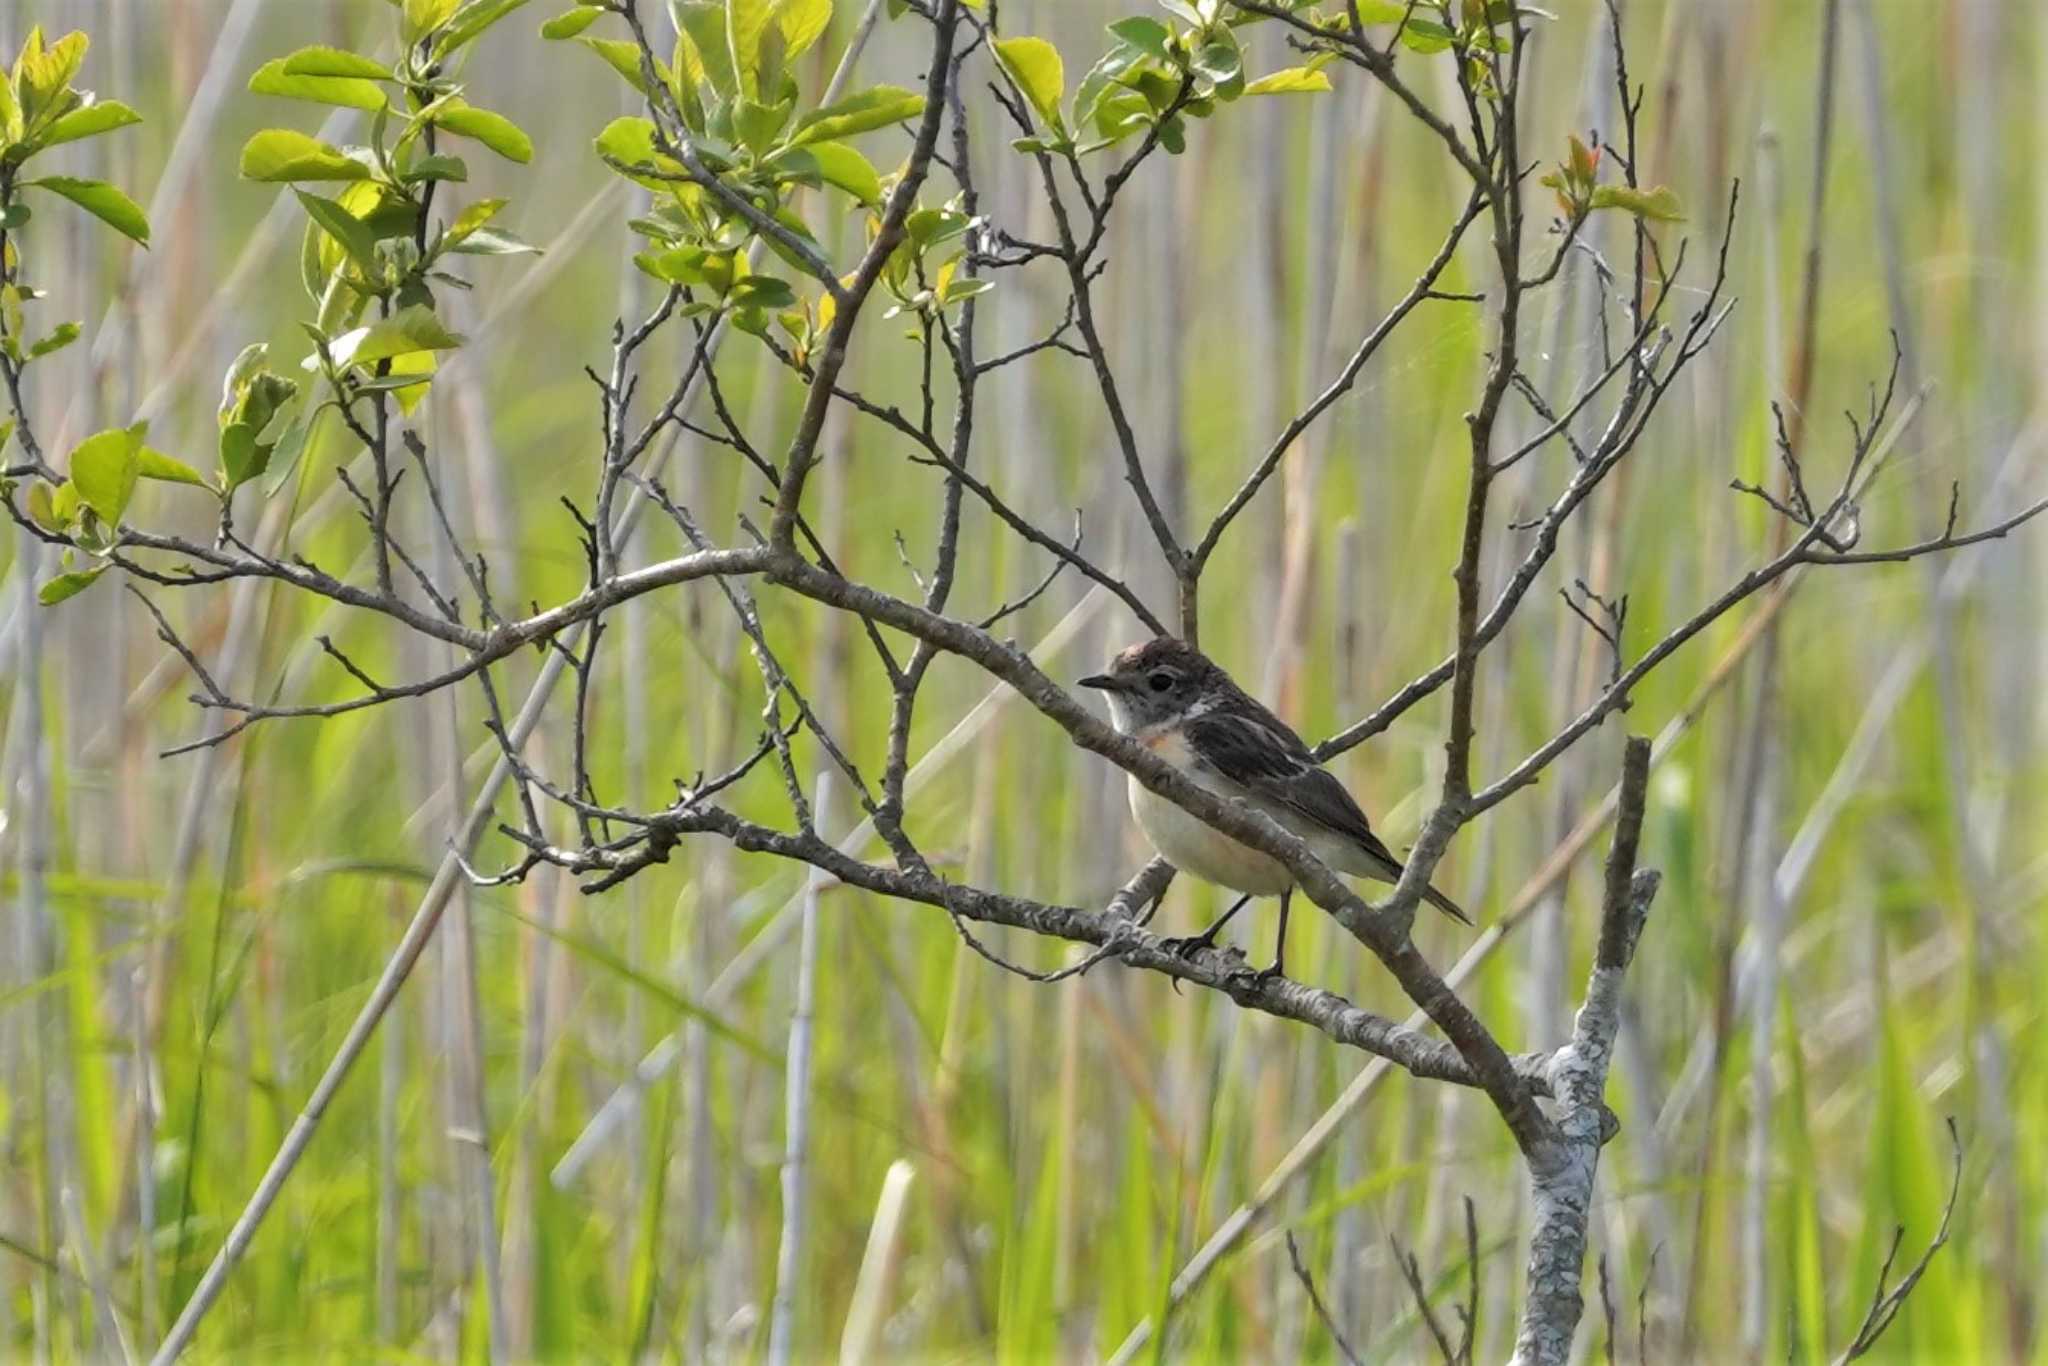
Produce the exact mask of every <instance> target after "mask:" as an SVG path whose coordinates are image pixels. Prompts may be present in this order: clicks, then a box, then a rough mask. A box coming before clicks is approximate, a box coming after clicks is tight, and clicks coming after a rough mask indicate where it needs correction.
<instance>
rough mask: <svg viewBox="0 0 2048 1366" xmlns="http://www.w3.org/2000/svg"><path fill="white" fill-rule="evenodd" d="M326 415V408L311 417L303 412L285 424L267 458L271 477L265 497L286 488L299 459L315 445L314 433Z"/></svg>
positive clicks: (313, 413) (264, 483)
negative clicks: (308, 448) (286, 483)
mask: <svg viewBox="0 0 2048 1366" xmlns="http://www.w3.org/2000/svg"><path fill="white" fill-rule="evenodd" d="M326 415H327V410H326V409H325V408H316V409H314V410H313V412H312V413H311V414H310V415H308V414H307V413H303V412H302V413H299V414H298V415H297V416H295V417H293V418H292V419H291V420H290V421H288V422H286V423H285V427H284V430H283V431H281V432H279V433H278V435H277V443H276V445H274V446H272V447H271V449H270V452H269V453H268V454H267V455H266V456H265V461H266V462H267V464H268V466H269V469H270V477H269V478H268V479H265V480H264V481H263V494H264V496H265V497H269V496H271V495H273V494H275V493H276V492H277V491H278V490H279V489H281V488H283V487H284V484H285V480H287V479H289V478H291V474H292V470H293V469H294V468H295V467H296V466H297V465H298V463H299V458H300V457H301V456H303V455H304V454H305V453H306V447H308V446H310V445H311V444H312V443H313V435H314V433H315V432H317V431H319V429H320V419H321V418H323V417H325V416H326ZM259 472H260V471H259Z"/></svg>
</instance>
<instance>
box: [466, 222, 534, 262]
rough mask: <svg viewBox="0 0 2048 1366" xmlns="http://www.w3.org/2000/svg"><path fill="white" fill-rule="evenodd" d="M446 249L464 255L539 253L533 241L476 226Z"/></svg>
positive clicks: (496, 229) (497, 229)
mask: <svg viewBox="0 0 2048 1366" xmlns="http://www.w3.org/2000/svg"><path fill="white" fill-rule="evenodd" d="M448 249H449V250H450V251H459V252H461V253H462V254H463V255H465V256H522V255H525V254H526V253H528V252H531V253H533V254H534V255H539V254H540V248H539V247H536V246H535V245H534V244H533V243H531V242H528V241H524V240H522V239H521V238H517V237H514V236H513V235H512V234H511V233H509V232H505V231H503V230H502V229H499V228H478V229H476V230H475V231H473V232H470V233H467V234H465V235H464V236H463V237H462V239H461V240H460V241H457V242H455V243H453V244H452V245H451V246H450V247H449V248H448Z"/></svg>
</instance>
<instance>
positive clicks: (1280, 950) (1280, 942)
mask: <svg viewBox="0 0 2048 1366" xmlns="http://www.w3.org/2000/svg"><path fill="white" fill-rule="evenodd" d="M1293 895H1294V889H1293V888H1291V887H1290V888H1288V889H1287V890H1286V891H1284V892H1282V893H1280V933H1279V934H1278V935H1277V936H1275V938H1274V940H1273V965H1272V966H1271V967H1265V968H1260V969H1259V970H1258V972H1257V973H1255V974H1253V975H1254V977H1256V978H1257V979H1258V980H1259V981H1264V980H1265V979H1266V978H1268V977H1278V976H1281V975H1282V974H1283V973H1284V972H1285V970H1286V969H1285V967H1284V964H1285V963H1286V961H1287V901H1288V898H1290V897H1292V896H1293Z"/></svg>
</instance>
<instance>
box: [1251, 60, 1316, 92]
mask: <svg viewBox="0 0 2048 1366" xmlns="http://www.w3.org/2000/svg"><path fill="white" fill-rule="evenodd" d="M1329 88H1330V78H1329V77H1328V76H1326V75H1324V74H1323V73H1322V72H1320V71H1311V70H1309V68H1307V67H1305V66H1290V67H1285V68H1283V69H1281V70H1279V71H1274V72H1271V73H1269V74H1267V75H1264V76H1261V77H1259V78H1258V79H1257V80H1255V81H1253V82H1251V83H1250V84H1248V85H1246V86H1245V88H1244V93H1245V94H1247V95H1310V94H1314V93H1316V92H1317V91H1322V90H1328V89H1329Z"/></svg>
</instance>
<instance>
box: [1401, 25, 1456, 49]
mask: <svg viewBox="0 0 2048 1366" xmlns="http://www.w3.org/2000/svg"><path fill="white" fill-rule="evenodd" d="M1457 38H1458V35H1457V34H1455V33H1453V32H1452V31H1451V30H1450V29H1448V28H1446V27H1445V26H1444V25H1442V24H1439V23H1435V22H1433V21H1431V20H1428V19H1410V20H1409V21H1408V22H1407V23H1406V24H1404V25H1403V26H1402V28H1401V46H1403V47H1405V48H1407V49H1408V50H1409V51H1411V52H1419V53H1422V54H1423V55H1425V56H1427V55H1429V54H1430V53H1433V52H1442V51H1443V50H1444V49H1446V48H1448V47H1450V45H1451V44H1452V43H1454V42H1456V41H1457Z"/></svg>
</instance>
